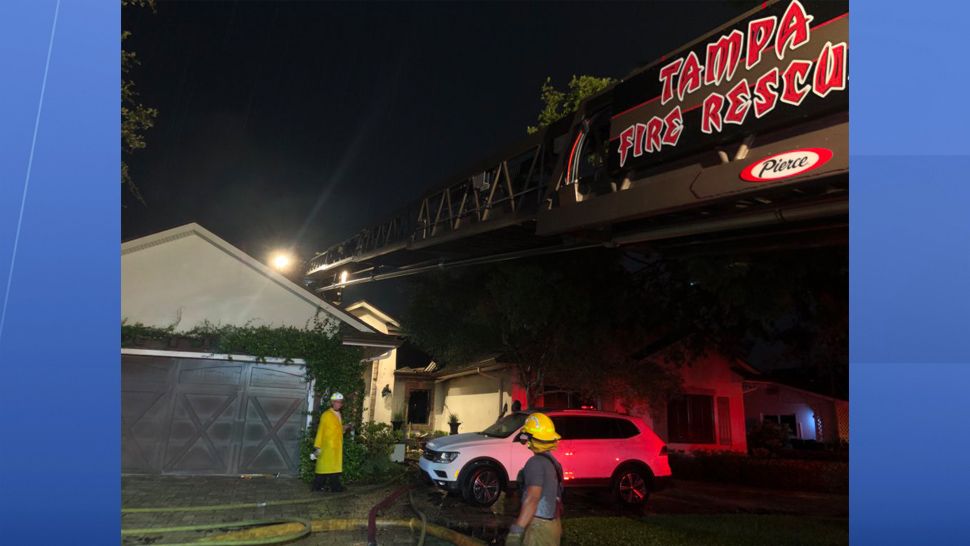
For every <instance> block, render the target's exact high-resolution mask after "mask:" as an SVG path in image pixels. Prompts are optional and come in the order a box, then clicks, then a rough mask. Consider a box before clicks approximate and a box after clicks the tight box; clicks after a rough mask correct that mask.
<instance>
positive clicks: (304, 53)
mask: <svg viewBox="0 0 970 546" xmlns="http://www.w3.org/2000/svg"><path fill="white" fill-rule="evenodd" d="M743 4H744V2H697V1H680V2H673V1H669V2H645V3H633V2H623V3H610V2H597V3H595V4H594V3H487V4H486V3H481V4H479V3H460V4H459V3H420V4H418V3H415V4H411V3H393V4H385V3H367V4H357V3H354V4H350V3H329V2H328V3H312V2H291V3H269V2H267V3H260V2H160V3H159V5H158V8H157V11H156V13H154V14H153V13H152V12H151V10H149V9H139V8H125V10H124V14H123V28H125V29H127V30H130V31H131V32H132V37H131V38H129V39H128V40H127V41H126V48H127V49H131V50H134V51H135V52H136V53H137V54H138V57H139V59H140V61H141V66H140V67H137V68H136V69H135V71H134V72H133V78H134V80H135V82H136V85H137V87H138V89H139V92H140V93H141V97H142V102H144V103H145V104H146V105H148V106H152V107H155V108H158V110H159V117H158V120H157V124H156V126H155V128H154V129H152V130H150V131H149V132H148V133H147V135H146V139H147V143H148V147H147V148H146V149H145V150H142V151H140V152H138V153H136V154H135V155H134V156H133V157H131V158H130V159H129V162H130V166H131V173H132V177H133V178H134V180H135V183H136V184H137V185H138V186H139V188H140V190H141V192H142V193H143V195H144V197H145V200H146V202H147V206H144V205H142V204H140V203H138V202H137V201H135V200H134V199H132V198H131V197H130V196H129V195H128V194H127V191H124V192H123V197H122V202H123V204H124V205H125V208H124V209H123V210H122V239H123V240H128V239H132V238H135V237H140V236H143V235H147V234H150V233H154V232H156V231H160V230H163V229H168V228H171V227H174V226H178V225H181V224H185V223H188V222H198V223H200V224H202V225H203V226H204V227H206V228H208V229H210V230H212V231H213V232H215V233H216V234H217V235H219V236H221V237H223V238H225V239H226V240H228V241H229V242H231V243H233V244H234V245H236V246H238V247H240V248H242V249H243V250H244V251H246V252H248V253H249V254H251V255H253V256H254V257H256V258H258V259H261V260H265V258H266V257H267V255H268V253H269V252H271V251H272V250H273V249H276V248H280V247H293V248H295V249H296V251H297V253H298V254H300V255H301V256H302V257H303V258H309V257H310V256H311V255H312V253H313V252H315V251H317V250H322V249H324V248H325V247H326V246H328V245H330V244H333V243H335V242H339V241H340V240H343V239H345V238H346V237H348V236H350V235H351V234H353V233H354V232H355V231H357V230H358V229H359V228H361V227H364V226H365V225H367V224H370V223H373V222H376V221H379V220H381V219H382V218H383V217H384V216H386V215H388V214H389V213H390V212H392V211H394V210H395V209H398V208H400V207H403V206H405V205H407V204H408V203H410V202H412V201H415V200H417V199H418V198H419V197H420V196H421V194H422V193H423V192H424V191H425V190H427V189H429V188H432V187H436V186H440V185H442V184H443V182H444V181H445V180H446V179H447V178H448V177H450V176H453V175H456V174H458V173H459V172H461V171H462V170H463V169H464V168H465V167H467V166H468V165H469V164H471V163H474V162H476V161H477V160H479V159H481V158H483V157H485V156H488V155H491V153H493V152H495V151H496V150H497V149H500V148H504V147H507V146H508V145H510V144H512V143H514V142H515V141H516V140H517V139H520V138H522V137H524V136H525V127H526V126H527V125H531V124H535V120H536V115H537V114H538V111H539V110H540V108H541V104H540V101H539V89H540V87H541V85H542V82H543V81H544V79H545V78H546V76H551V77H552V80H553V82H554V83H555V84H556V85H558V86H560V87H564V86H565V83H566V82H567V81H568V80H569V78H570V76H571V75H573V74H590V75H596V76H611V77H615V78H621V77H623V76H624V75H626V74H627V73H629V72H630V71H631V70H633V69H635V68H636V67H638V66H640V65H643V64H646V63H648V62H650V61H652V60H654V59H655V58H657V57H659V56H660V55H662V54H664V53H667V52H669V51H671V50H673V49H675V48H677V47H679V46H681V45H683V44H684V43H686V42H688V41H690V40H693V39H694V38H697V37H699V36H701V35H703V34H704V33H706V32H707V31H709V30H711V29H713V28H714V27H716V26H718V25H720V24H722V23H724V22H726V21H728V20H729V19H731V18H733V17H735V16H736V15H738V14H740V13H741V12H743V11H744V10H745V8H744V7H743ZM378 284H380V283H378ZM389 288H390V287H388V286H385V287H381V288H379V289H378V290H384V291H386V290H388V289H389ZM354 290H355V291H356V292H357V294H356V295H357V296H365V297H369V298H371V299H376V300H378V302H380V300H381V299H384V300H387V301H386V302H385V303H386V304H387V305H389V306H390V307H391V308H392V309H391V310H392V312H396V311H399V309H394V308H395V307H398V305H397V304H396V303H394V302H391V301H390V300H393V299H394V298H392V297H386V296H385V297H383V298H382V297H381V296H374V295H372V294H373V290H374V288H368V287H362V288H357V289H354ZM368 291H371V292H368ZM347 296H348V297H354V296H355V294H354V293H348V294H347Z"/></svg>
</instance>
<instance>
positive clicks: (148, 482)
mask: <svg viewBox="0 0 970 546" xmlns="http://www.w3.org/2000/svg"><path fill="white" fill-rule="evenodd" d="M401 485H402V484H401V483H397V484H391V485H386V486H355V487H350V488H348V489H349V492H350V494H349V495H342V496H339V497H334V496H332V495H330V494H324V493H311V492H310V491H309V489H308V487H307V486H306V485H305V484H303V483H302V482H301V481H299V480H297V479H293V478H255V479H251V480H245V479H241V478H238V477H167V476H126V477H123V478H122V505H123V506H124V507H126V508H146V507H185V506H213V505H235V504H238V503H249V504H250V505H249V506H244V507H234V508H232V509H229V510H219V511H188V512H154V513H126V514H122V516H121V524H122V527H123V528H126V529H132V528H145V527H173V526H183V525H198V524H209V523H229V522H236V521H240V520H248V519H267V518H301V519H326V518H361V519H366V518H367V513H368V511H369V510H370V508H371V507H372V506H374V505H375V504H377V503H378V502H380V501H381V500H383V499H384V498H385V497H387V496H388V495H389V494H390V493H391V492H393V491H394V490H395V489H397V488H399V487H400V486H401ZM413 498H414V507H416V508H417V509H419V510H420V511H422V512H424V513H425V515H426V516H427V517H428V521H429V522H431V523H436V524H438V525H442V526H445V527H449V528H451V529H454V530H456V531H459V532H461V533H464V534H467V535H471V536H474V537H476V538H478V539H481V540H484V541H485V542H487V543H490V544H501V543H502V541H503V538H504V535H505V533H506V529H507V528H508V526H509V525H510V524H511V523H512V521H513V519H514V517H515V515H516V513H517V512H518V505H517V502H518V499H517V498H516V497H514V496H512V497H504V496H503V498H502V499H500V501H499V502H497V503H496V504H495V505H494V506H492V507H490V508H479V507H473V506H469V505H468V504H466V503H465V502H464V501H463V500H462V499H461V497H460V496H448V495H446V494H445V493H444V492H443V491H441V490H438V489H435V488H433V487H431V486H426V485H419V486H417V487H416V488H415V489H414V490H413ZM283 500H297V501H311V502H301V503H299V504H289V505H277V506H274V505H273V502H278V501H283ZM264 502H265V503H268V505H267V506H259V507H257V506H253V504H254V503H264ZM565 504H566V513H565V518H567V519H568V518H571V517H588V516H616V515H633V516H638V515H639V516H642V515H650V514H781V515H805V516H818V517H830V518H847V517H848V512H849V507H848V504H849V503H848V496H847V495H833V494H825V493H805V492H788V491H779V490H770V489H758V488H747V487H739V486H733V485H726V484H712V483H703V482H688V481H675V482H674V483H673V486H672V487H671V488H670V489H668V490H665V491H662V492H658V493H654V494H653V495H651V497H650V499H649V501H648V503H647V505H646V506H645V507H642V508H639V509H636V510H631V509H628V508H622V507H620V506H618V505H617V504H615V503H614V502H612V501H611V500H610V498H609V496H608V494H607V492H606V491H605V490H602V489H568V490H567V491H566V496H565ZM381 517H382V518H402V519H410V518H413V517H415V512H414V511H413V510H412V507H411V506H410V503H409V501H408V497H407V496H406V495H405V496H402V497H401V498H400V499H398V500H397V501H395V502H394V503H393V504H392V505H391V506H390V507H389V508H388V509H387V510H385V511H384V512H382V513H381ZM220 532H222V531H212V532H206V533H198V532H196V533H167V534H146V535H142V536H128V537H124V539H123V541H122V544H123V545H134V544H153V543H163V542H182V541H189V540H196V539H198V538H201V537H203V536H208V535H213V534H218V533H220ZM378 537H379V541H380V543H381V544H393V545H399V544H400V545H403V544H414V543H416V538H417V536H416V533H413V532H412V531H410V530H408V529H382V530H380V531H379V534H378ZM366 543H367V539H366V530H365V529H363V528H361V529H359V530H353V531H341V532H326V533H315V534H313V535H311V536H309V537H306V538H304V539H301V540H299V541H297V542H293V543H292V544H297V545H300V546H316V545H323V544H366ZM426 544H428V545H440V544H446V543H445V542H443V541H439V540H436V539H434V538H433V537H430V536H429V537H428V538H427V540H426Z"/></svg>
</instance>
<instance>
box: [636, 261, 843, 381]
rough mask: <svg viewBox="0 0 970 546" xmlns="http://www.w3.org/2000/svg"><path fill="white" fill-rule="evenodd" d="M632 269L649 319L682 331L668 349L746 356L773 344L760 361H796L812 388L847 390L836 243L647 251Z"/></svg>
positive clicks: (780, 364)
mask: <svg viewBox="0 0 970 546" xmlns="http://www.w3.org/2000/svg"><path fill="white" fill-rule="evenodd" d="M640 265H641V268H640V269H639V270H638V271H637V272H636V275H637V277H638V278H639V279H640V282H641V283H642V285H643V294H644V295H645V296H646V299H645V301H644V305H645V306H648V307H650V308H652V309H654V310H655V311H656V313H654V314H655V316H654V318H653V320H654V321H662V323H663V324H664V325H665V329H668V330H670V331H674V332H680V333H683V334H684V337H683V339H684V343H683V344H681V345H679V346H678V348H679V349H680V351H679V352H677V353H675V354H674V355H673V356H674V357H675V358H677V359H679V360H680V361H684V360H688V359H692V358H696V357H697V356H698V355H700V354H702V353H703V352H705V351H706V350H708V349H716V350H718V351H720V352H722V353H723V354H725V355H727V356H728V357H734V358H748V357H749V356H750V355H751V353H752V350H754V349H755V348H756V346H757V345H758V344H765V343H772V344H774V345H777V346H780V347H781V349H780V350H779V351H776V355H775V356H774V357H770V358H769V359H768V361H766V362H765V364H767V365H768V366H770V367H772V368H785V367H790V368H795V367H799V368H802V369H803V370H805V371H806V372H808V373H807V374H804V375H806V376H807V377H808V379H809V381H810V382H811V383H813V384H812V385H811V386H812V387H813V388H814V390H819V391H822V392H826V393H828V394H830V395H832V396H838V397H842V398H844V397H847V396H848V392H847V391H848V255H847V252H846V251H845V249H844V248H837V249H824V250H816V251H810V250H809V251H799V252H789V253H764V254H760V255H751V256H744V255H731V256H701V257H694V258H688V259H682V260H672V259H665V258H663V257H659V256H657V257H654V258H653V259H650V260H647V261H646V263H643V264H640Z"/></svg>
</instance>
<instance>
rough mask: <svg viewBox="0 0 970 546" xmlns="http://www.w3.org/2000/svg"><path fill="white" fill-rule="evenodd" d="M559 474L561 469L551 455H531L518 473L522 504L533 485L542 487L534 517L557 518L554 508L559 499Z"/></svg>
mask: <svg viewBox="0 0 970 546" xmlns="http://www.w3.org/2000/svg"><path fill="white" fill-rule="evenodd" d="M557 469H558V472H557ZM561 472H562V467H561V466H560V465H559V461H556V459H555V457H553V456H552V455H549V456H548V457H546V456H545V455H533V456H532V457H530V458H529V460H528V461H527V462H526V463H525V467H524V468H523V469H522V470H521V471H520V472H519V476H518V482H519V487H520V488H521V491H522V501H523V502H525V492H526V490H528V489H529V487H531V486H533V485H538V486H540V487H542V496H541V497H539V506H538V507H537V508H536V516H538V517H540V518H545V519H554V518H556V517H557V516H558V514H557V513H556V507H557V506H558V504H559V498H560V482H559V474H560V473H561Z"/></svg>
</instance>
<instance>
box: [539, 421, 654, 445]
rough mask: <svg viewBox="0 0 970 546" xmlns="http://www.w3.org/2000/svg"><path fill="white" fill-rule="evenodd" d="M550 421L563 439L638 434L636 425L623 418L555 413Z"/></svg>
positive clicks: (614, 437) (616, 437)
mask: <svg viewBox="0 0 970 546" xmlns="http://www.w3.org/2000/svg"><path fill="white" fill-rule="evenodd" d="M552 422H553V424H554V425H556V432H558V433H559V435H560V436H562V439H563V440H612V439H619V438H632V437H634V436H636V435H637V434H640V430H639V429H637V427H636V425H634V424H633V423H631V422H629V421H627V420H625V419H613V418H609V417H583V416H575V415H556V416H553V417H552Z"/></svg>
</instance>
